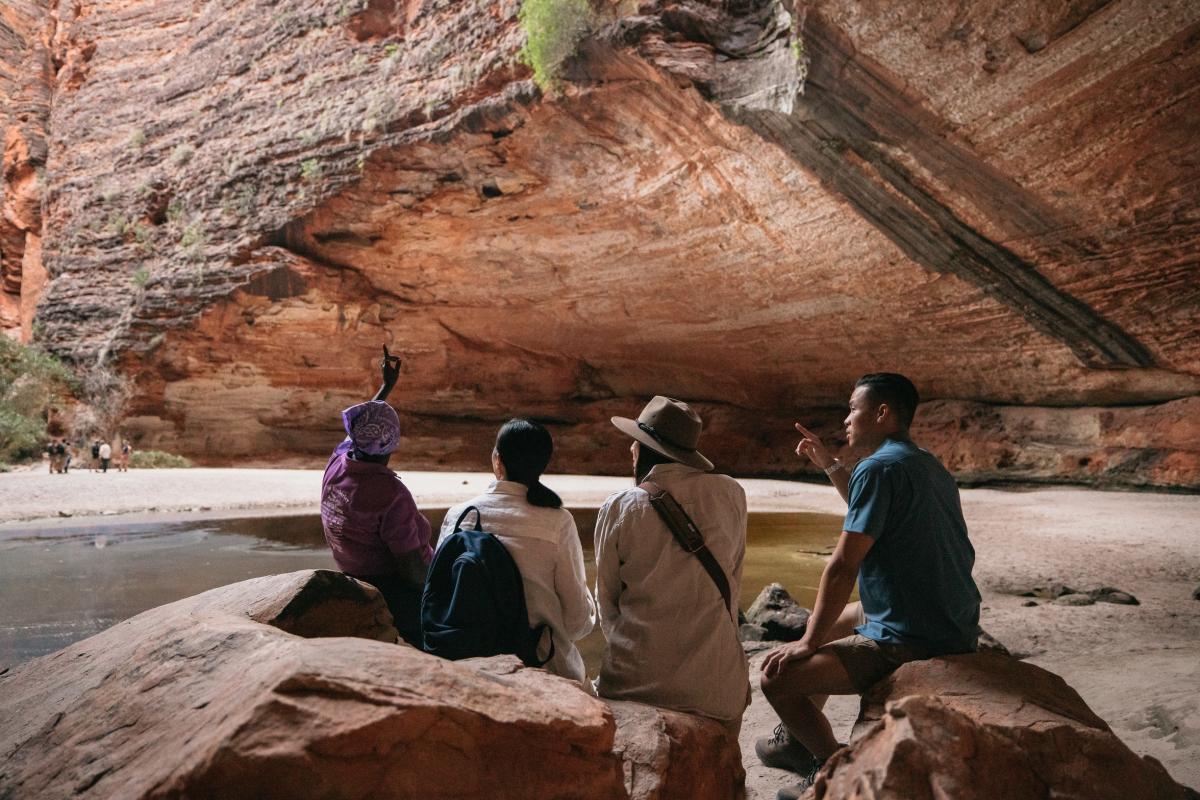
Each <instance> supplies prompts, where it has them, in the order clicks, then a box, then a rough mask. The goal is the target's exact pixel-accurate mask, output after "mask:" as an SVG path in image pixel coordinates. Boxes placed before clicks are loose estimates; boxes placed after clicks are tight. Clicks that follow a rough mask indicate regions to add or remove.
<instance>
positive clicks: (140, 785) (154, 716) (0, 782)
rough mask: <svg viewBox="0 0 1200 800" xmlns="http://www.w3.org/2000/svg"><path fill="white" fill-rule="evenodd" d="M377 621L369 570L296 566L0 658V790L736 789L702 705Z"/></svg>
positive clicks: (311, 793)
mask: <svg viewBox="0 0 1200 800" xmlns="http://www.w3.org/2000/svg"><path fill="white" fill-rule="evenodd" d="M390 622H391V620H390V618H389V617H388V615H387V611H386V606H385V605H384V603H383V600H382V598H381V597H380V596H379V595H378V593H377V592H375V590H374V589H372V588H370V587H367V586H365V585H363V584H360V583H358V582H356V581H354V580H352V579H350V578H347V577H345V576H343V575H341V574H339V573H334V572H329V571H321V570H318V571H311V570H306V571H301V572H295V573H290V574H287V575H275V576H269V577H265V578H257V579H254V580H249V581H245V582H242V583H238V584H234V585H232V586H226V587H222V588H219V589H214V590H212V591H209V592H205V593H204V594H201V595H197V596H196V597H191V598H187V599H185V600H180V601H178V602H176V603H172V604H170V605H167V606H162V607H160V608H156V609H152V610H151V611H147V612H146V613H144V614H141V615H139V616H137V617H134V618H132V619H130V620H127V621H125V622H122V623H120V624H118V625H116V626H114V627H112V628H110V629H108V630H107V631H104V632H102V633H100V634H98V635H96V636H93V637H91V638H90V639H86V640H84V641H82V642H78V643H76V644H74V645H72V646H71V647H68V648H66V649H64V650H60V651H59V652H57V653H53V654H51V655H49V656H45V657H43V658H40V659H37V660H35V661H32V662H29V663H27V664H23V665H20V666H18V667H15V668H13V669H11V670H7V671H5V672H3V673H0V719H4V720H5V723H4V725H3V727H2V729H0V762H2V763H3V765H4V766H3V768H0V797H5V798H8V797H66V796H72V797H105V798H107V797H124V798H140V797H151V796H153V797H222V798H241V797H245V798H251V797H253V798H258V797H268V796H272V797H274V796H286V797H291V798H310V797H311V798H316V797H320V798H327V799H331V798H350V797H353V798H363V797H378V798H410V797H411V798H416V797H420V798H427V797H428V798H438V797H442V798H451V797H453V798H484V797H487V798H497V797H513V798H530V797H538V798H543V797H545V798H553V797H570V798H591V797H595V798H627V797H637V798H647V799H649V798H662V797H676V796H681V794H683V793H686V796H688V797H713V798H717V797H721V798H729V797H733V796H735V795H736V792H737V789H736V787H738V786H740V767H738V768H734V767H736V766H737V763H738V760H739V759H738V755H737V748H736V742H732V744H731V743H730V740H727V739H725V738H724V736H723V733H724V732H723V730H722V729H721V727H720V726H719V725H717V724H716V723H715V722H711V721H708V720H702V719H699V718H693V717H686V715H678V717H677V716H676V715H671V714H667V713H665V712H657V711H655V710H645V711H640V710H637V709H636V708H634V709H627V708H625V705H626V704H622V708H621V710H619V711H618V712H617V713H616V715H615V716H614V711H613V710H612V709H611V708H610V707H609V706H608V705H607V704H606V703H604V702H602V701H600V700H597V699H596V698H594V697H591V696H590V695H588V694H587V693H586V692H584V691H583V690H582V689H581V688H580V687H579V685H578V684H576V683H573V682H571V681H568V680H566V679H563V678H559V677H556V676H553V675H550V674H548V673H546V672H544V671H542V670H532V669H524V668H522V667H521V666H520V664H519V663H518V662H516V660H515V659H506V658H500V659H486V660H481V661H469V662H457V663H456V662H449V661H443V660H441V659H438V658H435V657H433V656H430V655H427V654H425V653H422V652H420V651H418V650H415V649H413V648H411V647H408V646H406V645H403V644H395V643H394V642H395V639H396V635H395V630H394V629H393V628H392V626H391V624H390ZM622 719H626V720H628V724H625V725H623V726H621V727H619V726H618V721H619V720H622ZM621 741H626V742H628V741H641V742H645V743H650V744H647V746H646V747H645V748H644V752H643V751H639V752H637V753H635V752H633V750H634V749H635V748H631V747H630V746H629V745H624V746H622V745H619V742H621ZM677 743H678V744H681V745H683V746H684V748H686V749H688V750H691V752H687V753H682V752H680V751H681V748H679V747H675V746H674V745H675V744H677ZM625 752H628V757H624V756H623V753H625ZM663 753H666V754H667V755H666V757H662V754H663ZM677 757H681V758H684V760H685V761H686V760H687V759H690V761H689V762H687V763H690V764H691V765H692V766H687V767H686V768H685V770H683V771H685V772H688V773H694V772H697V771H699V765H702V764H713V763H715V764H722V765H726V766H725V767H723V768H722V769H724V770H725V778H726V780H725V781H724V782H719V781H710V782H709V783H708V784H705V785H703V786H702V785H701V783H702V782H698V781H697V780H696V778H695V776H694V775H692V774H682V775H681V774H679V773H680V772H681V770H680V769H679V766H680V764H683V763H684V761H678V762H677V760H676V759H677ZM730 765H733V766H730ZM654 770H657V772H656V773H655V774H654V775H651V774H649V773H650V772H651V771H654ZM676 781H678V782H679V785H680V786H681V787H682V789H683V791H682V792H680V791H676V790H675V788H674V783H673V782H676ZM700 789H703V790H702V791H701V790H700Z"/></svg>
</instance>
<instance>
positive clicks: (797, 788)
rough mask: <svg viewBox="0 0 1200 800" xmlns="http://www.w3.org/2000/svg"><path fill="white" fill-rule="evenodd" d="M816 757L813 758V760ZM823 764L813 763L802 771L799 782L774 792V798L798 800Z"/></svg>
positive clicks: (808, 787) (809, 786)
mask: <svg viewBox="0 0 1200 800" xmlns="http://www.w3.org/2000/svg"><path fill="white" fill-rule="evenodd" d="M815 760H816V759H814V761H815ZM823 766H825V765H824V764H815V763H814V764H813V767H812V769H810V770H809V771H808V772H805V773H804V776H803V777H802V778H801V779H800V782H799V783H795V784H792V785H791V786H785V787H783V788H782V789H780V790H779V791H778V792H776V793H775V800H800V798H801V797H803V796H804V793H805V792H807V791H808V790H809V789H810V788H811V787H812V785H813V783H814V782H816V780H817V773H818V772H820V771H821V767H823Z"/></svg>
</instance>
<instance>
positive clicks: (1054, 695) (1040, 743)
mask: <svg viewBox="0 0 1200 800" xmlns="http://www.w3.org/2000/svg"><path fill="white" fill-rule="evenodd" d="M854 733H855V735H854V741H853V743H852V744H851V745H850V746H849V747H847V748H844V749H842V750H840V751H838V752H837V753H836V754H834V756H833V757H831V758H830V760H829V762H828V763H827V765H826V767H825V769H824V770H823V771H822V772H821V773H820V774H819V776H818V778H817V781H816V783H815V784H814V787H813V791H812V792H810V795H809V796H811V797H813V798H814V800H822V798H843V797H873V798H879V800H891V799H892V798H895V799H896V800H900V799H901V798H903V799H904V800H911V798H925V797H929V798H933V797H953V798H957V799H958V800H974V799H975V798H979V800H991V798H996V797H1004V798H1011V800H1025V798H1029V800H1033V799H1034V798H1044V797H1064V798H1067V797H1070V798H1085V797H1086V798H1089V799H1091V800H1106V799H1107V798H1111V799H1112V800H1122V799H1123V798H1128V797H1144V798H1147V800H1149V799H1150V798H1154V800H1168V798H1177V799H1178V800H1190V799H1191V798H1195V797H1197V794H1196V792H1194V791H1192V790H1190V789H1188V788H1187V787H1184V786H1181V785H1179V784H1177V783H1175V782H1174V781H1172V780H1171V778H1170V776H1169V775H1168V774H1167V771H1166V770H1165V769H1163V767H1162V765H1161V764H1159V763H1158V762H1157V761H1155V760H1154V759H1152V758H1149V757H1140V758H1139V757H1138V756H1137V755H1135V754H1134V753H1133V751H1131V750H1130V749H1129V748H1128V747H1127V746H1125V744H1123V743H1122V742H1121V740H1120V739H1118V738H1117V736H1116V734H1114V733H1113V732H1112V731H1111V730H1110V729H1109V727H1108V725H1106V724H1105V723H1104V721H1103V720H1102V719H1100V718H1099V717H1097V716H1096V715H1095V714H1094V713H1092V711H1091V709H1089V708H1088V707H1087V704H1085V703H1084V702H1083V700H1082V699H1080V697H1079V695H1078V694H1077V693H1076V692H1075V690H1074V689H1072V688H1071V687H1070V686H1068V685H1067V684H1066V683H1065V682H1063V680H1062V678H1060V677H1058V676H1057V675H1054V674H1053V673H1050V672H1046V671H1045V670H1043V669H1040V668H1038V667H1035V666H1033V665H1032V664H1025V663H1023V662H1020V661H1017V660H1015V659H1012V658H1010V657H1008V656H1003V655H995V654H982V653H980V654H973V655H967V656H950V657H948V658H939V659H933V660H931V661H917V662H913V663H910V664H905V665H904V666H902V667H901V668H900V669H898V670H897V671H896V672H895V673H893V674H892V676H891V677H890V678H888V679H886V680H884V681H882V682H880V683H879V684H877V685H876V686H875V687H873V688H872V689H871V691H870V692H869V693H868V695H867V696H866V697H864V698H863V708H862V713H861V715H860V717H859V721H858V723H857V724H856V726H855V731H854Z"/></svg>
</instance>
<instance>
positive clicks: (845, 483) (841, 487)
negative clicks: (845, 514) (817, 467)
mask: <svg viewBox="0 0 1200 800" xmlns="http://www.w3.org/2000/svg"><path fill="white" fill-rule="evenodd" d="M838 463H839V464H840V463H841V462H840V461H839V462H838ZM829 481H830V483H832V484H833V488H835V489H837V491H838V494H840V495H841V496H842V500H843V501H845V502H846V503H849V502H850V470H849V468H847V467H841V468H840V469H835V470H834V471H833V472H831V473H829Z"/></svg>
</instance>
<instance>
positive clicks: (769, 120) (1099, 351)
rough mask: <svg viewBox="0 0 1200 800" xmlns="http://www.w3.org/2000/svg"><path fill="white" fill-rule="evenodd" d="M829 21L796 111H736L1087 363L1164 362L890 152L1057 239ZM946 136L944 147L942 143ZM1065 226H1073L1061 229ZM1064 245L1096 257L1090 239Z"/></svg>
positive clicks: (893, 234)
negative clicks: (858, 55) (981, 227)
mask: <svg viewBox="0 0 1200 800" xmlns="http://www.w3.org/2000/svg"><path fill="white" fill-rule="evenodd" d="M838 39H839V37H838V35H837V32H836V31H834V30H832V29H831V28H830V27H829V26H827V25H826V24H825V23H823V22H822V21H821V20H819V19H814V20H812V21H811V24H810V25H809V26H808V27H807V28H806V31H805V41H806V42H807V46H808V48H809V52H810V53H812V54H813V66H812V69H811V72H810V74H809V77H808V82H807V84H806V91H805V97H804V100H803V103H802V107H801V108H800V109H798V111H797V112H795V113H793V114H783V113H780V112H775V111H766V110H754V111H750V110H745V109H741V110H738V109H732V108H727V109H726V112H725V113H726V114H727V115H728V116H730V117H731V118H733V119H735V120H737V121H739V122H742V123H744V124H746V125H748V126H749V127H751V128H752V129H754V130H755V131H757V132H758V133H759V134H761V135H762V136H763V137H764V138H766V139H768V140H770V141H772V142H775V143H776V144H778V145H779V146H781V147H782V148H783V149H784V150H785V151H786V152H788V153H789V154H790V155H791V156H792V157H793V158H795V159H796V161H798V162H799V163H800V164H802V165H803V166H804V167H805V168H806V169H808V170H810V171H811V172H812V173H813V174H815V175H816V176H817V177H818V178H819V179H820V180H821V181H822V183H823V184H824V185H826V186H827V187H828V188H830V189H831V190H832V191H834V192H836V193H837V194H838V195H839V196H841V197H843V198H844V199H845V200H846V201H847V202H848V203H849V204H850V205H851V206H852V207H853V208H854V209H855V210H856V211H857V212H858V213H859V214H860V215H862V217H863V218H864V219H866V220H867V221H869V222H870V223H871V224H872V225H873V226H875V227H876V228H877V229H879V231H880V232H882V233H883V234H884V235H886V236H887V237H888V238H889V239H890V240H891V241H893V242H894V243H896V245H897V246H899V247H900V249H901V250H903V251H904V253H905V254H906V255H908V256H909V257H910V258H912V259H913V260H914V261H916V262H917V263H918V264H920V265H921V266H923V267H924V268H926V269H928V270H931V271H933V272H938V273H950V274H953V275H956V276H958V277H960V278H962V279H964V280H967V281H969V282H970V283H972V284H974V285H975V286H978V287H979V288H981V289H982V290H983V291H984V292H986V293H987V294H988V295H989V296H991V297H993V298H995V299H996V300H999V301H1000V302H1002V303H1004V304H1005V305H1006V306H1008V307H1009V308H1011V309H1013V310H1014V311H1016V312H1017V313H1019V314H1020V315H1021V316H1022V317H1023V318H1024V319H1025V320H1026V321H1027V322H1028V323H1029V324H1030V325H1032V326H1033V327H1034V328H1035V329H1037V330H1038V331H1040V332H1042V333H1044V334H1046V335H1047V336H1050V337H1052V338H1054V339H1056V340H1058V341H1061V342H1062V343H1063V344H1065V345H1066V346H1067V347H1069V348H1070V350H1071V352H1072V353H1074V354H1075V356H1076V357H1077V358H1078V359H1079V360H1080V361H1081V362H1082V363H1084V364H1086V365H1088V366H1095V367H1111V366H1132V367H1144V366H1152V365H1153V359H1152V357H1151V356H1150V354H1149V352H1148V351H1147V350H1146V348H1145V347H1144V346H1143V345H1142V344H1141V343H1140V342H1138V341H1137V340H1136V339H1134V338H1133V337H1132V336H1130V335H1129V334H1128V333H1126V332H1125V331H1123V330H1122V329H1121V328H1120V327H1118V326H1117V325H1116V324H1115V323H1113V322H1111V321H1110V320H1107V319H1105V318H1104V317H1102V316H1101V315H1100V314H1098V313H1097V312H1096V311H1095V310H1094V309H1092V308H1090V307H1089V306H1087V305H1086V304H1084V303H1082V302H1080V301H1079V300H1077V299H1075V298H1074V297H1071V296H1070V295H1068V294H1066V293H1064V292H1062V291H1060V290H1059V289H1058V288H1057V287H1055V286H1054V285H1053V284H1052V283H1050V282H1049V281H1048V280H1047V279H1046V278H1045V277H1043V276H1042V275H1041V274H1040V273H1039V272H1038V271H1037V268H1036V266H1035V265H1034V264H1032V263H1030V262H1029V261H1027V260H1025V259H1023V258H1022V257H1020V256H1019V255H1017V254H1016V253H1014V252H1013V251H1011V250H1010V249H1008V248H1006V247H1004V246H1003V245H1000V244H998V243H997V242H995V241H993V240H991V239H989V238H988V237H987V236H985V235H984V234H982V233H981V232H979V231H978V230H976V229H974V228H973V227H971V226H970V225H969V224H967V223H966V222H965V221H964V220H963V219H962V218H961V217H960V216H959V215H958V214H956V213H955V212H954V211H953V210H952V209H950V208H948V207H947V206H946V205H944V204H943V203H942V202H940V201H939V200H938V199H937V198H936V197H935V196H934V195H933V194H932V193H931V192H930V190H928V189H927V188H926V187H924V186H923V185H921V183H920V182H919V181H918V180H917V179H916V178H915V177H914V176H913V174H912V173H911V172H910V171H909V170H908V169H906V168H905V167H904V166H902V165H901V164H900V163H898V161H897V160H896V159H895V158H894V157H892V156H891V155H889V154H888V153H887V152H886V151H885V146H889V145H890V146H893V147H894V146H895V145H902V146H903V147H905V149H906V150H907V151H908V152H909V153H910V154H911V155H913V156H914V157H917V158H919V159H920V161H921V163H922V166H923V167H925V168H927V169H929V170H930V171H931V172H933V174H935V175H936V176H937V178H938V179H939V180H940V181H942V182H944V183H945V184H946V185H948V186H950V187H952V188H953V189H954V191H955V192H961V193H962V195H963V196H965V197H967V198H970V199H971V200H972V201H978V204H979V205H980V207H981V208H982V209H984V210H985V211H986V212H987V213H989V215H991V216H993V217H994V218H996V219H997V220H998V222H999V223H1000V227H1002V228H1009V229H1014V228H1015V229H1016V232H1019V234H1020V235H1036V234H1040V235H1042V236H1045V235H1046V234H1047V233H1048V230H1047V226H1050V231H1053V230H1055V229H1056V228H1057V225H1056V223H1055V222H1054V221H1053V220H1054V217H1055V216H1057V215H1052V214H1047V213H1046V209H1045V208H1043V207H1042V206H1043V205H1044V204H1040V203H1037V202H1036V200H1035V199H1033V198H1032V197H1029V196H1027V193H1024V192H1023V191H1022V190H1021V189H1020V187H1018V186H1016V185H1015V184H1014V183H1012V182H1011V181H1007V180H1005V179H1003V178H1001V177H999V176H997V175H995V173H994V172H993V171H992V170H991V169H989V168H988V167H987V166H986V165H985V164H984V163H983V162H982V161H981V160H980V159H978V158H976V157H973V156H972V155H971V154H970V153H968V152H966V151H965V150H964V149H962V148H957V147H955V146H953V145H952V144H950V143H948V142H946V141H944V140H940V139H938V137H937V136H936V135H935V134H936V131H934V130H932V129H931V124H932V123H934V121H933V120H931V119H928V117H930V116H931V115H928V114H925V113H923V112H922V111H920V109H919V108H917V107H916V104H915V103H912V102H910V101H909V100H908V99H906V98H905V97H904V96H903V93H902V92H901V91H900V90H899V89H896V88H893V87H895V86H896V85H897V82H896V81H889V80H888V78H887V77H886V76H884V75H882V74H878V71H876V70H875V69H874V68H873V66H872V65H870V64H866V63H865V62H863V61H862V60H856V59H855V57H853V56H852V55H851V54H850V48H849V47H848V46H847V45H845V44H844V43H842V42H840V41H839V40H838ZM934 140H937V141H936V142H935V141H934ZM1058 230H1060V231H1061V230H1062V229H1061V228H1058ZM1057 238H1059V241H1058V245H1059V246H1060V248H1062V249H1064V250H1074V251H1076V252H1080V251H1082V252H1081V253H1080V255H1086V254H1087V253H1088V252H1089V251H1090V250H1089V248H1088V245H1087V243H1086V242H1084V241H1082V240H1076V241H1070V240H1067V239H1066V237H1065V236H1060V237H1057Z"/></svg>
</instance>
